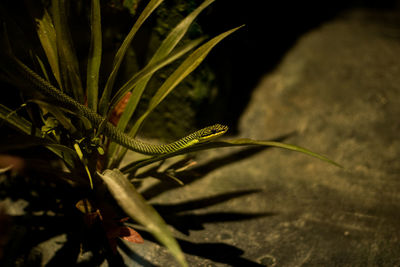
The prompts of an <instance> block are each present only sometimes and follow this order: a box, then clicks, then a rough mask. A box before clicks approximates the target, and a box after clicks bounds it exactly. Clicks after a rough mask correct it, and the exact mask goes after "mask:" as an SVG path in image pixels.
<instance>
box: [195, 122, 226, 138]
mask: <svg viewBox="0 0 400 267" xmlns="http://www.w3.org/2000/svg"><path fill="white" fill-rule="evenodd" d="M226 131H228V126H225V125H221V124H214V125H212V126H208V127H206V128H203V129H201V130H199V131H198V134H199V136H198V139H199V141H201V142H204V141H208V140H210V139H213V138H216V137H218V136H220V135H223V134H224V133H226Z"/></svg>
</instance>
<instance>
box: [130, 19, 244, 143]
mask: <svg viewBox="0 0 400 267" xmlns="http://www.w3.org/2000/svg"><path fill="white" fill-rule="evenodd" d="M241 27H242V26H240V27H237V28H234V29H231V30H229V31H226V32H224V33H221V34H220V35H218V36H216V37H214V38H213V39H211V40H210V41H208V42H207V43H205V44H203V45H202V46H200V47H199V48H198V49H196V50H195V51H194V52H193V53H192V54H190V55H189V56H188V57H187V58H186V59H185V60H184V61H183V62H182V64H181V65H180V66H179V67H178V68H177V69H176V70H175V71H174V72H173V73H172V74H171V75H170V76H169V77H168V79H167V80H166V81H165V82H164V83H163V84H162V85H161V87H160V88H159V89H158V90H157V92H156V94H155V95H154V96H153V97H152V98H151V100H150V103H149V107H148V108H147V110H146V112H145V113H144V114H143V115H142V116H141V117H140V118H139V119H138V120H137V121H136V123H135V124H134V126H133V127H132V129H131V131H130V133H129V134H130V136H134V135H135V134H136V133H137V131H138V129H139V128H140V126H141V125H142V123H143V121H144V120H145V119H146V118H147V116H148V115H149V114H150V113H151V112H152V111H153V110H154V109H155V108H156V107H157V106H158V104H160V102H161V101H163V100H164V99H165V97H166V96H167V95H168V94H169V93H170V92H171V91H172V90H173V89H174V88H175V87H176V86H177V85H178V84H179V83H180V82H181V81H182V80H183V79H184V78H186V76H188V75H189V74H190V73H191V72H192V71H193V70H194V69H196V68H197V66H199V65H200V63H201V62H202V61H203V60H204V58H205V57H206V56H207V55H208V53H209V52H210V51H211V49H212V48H213V47H214V46H216V45H217V44H218V43H219V42H220V41H222V40H223V39H224V38H225V37H227V36H228V35H230V34H232V33H233V32H235V31H237V30H238V29H240V28H241Z"/></svg>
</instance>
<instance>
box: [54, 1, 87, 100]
mask: <svg viewBox="0 0 400 267" xmlns="http://www.w3.org/2000/svg"><path fill="white" fill-rule="evenodd" d="M66 4H67V3H66V0H52V9H53V12H52V15H53V22H54V26H55V29H56V40H57V51H58V56H59V66H60V69H61V78H62V82H63V84H64V89H65V90H66V91H67V92H68V93H72V95H73V96H74V98H75V100H77V101H79V102H80V103H83V102H84V91H83V89H82V82H81V78H80V72H79V63H78V59H77V57H76V54H75V51H74V48H73V44H72V38H71V33H70V31H69V27H68V21H67V14H66V13H67V8H66Z"/></svg>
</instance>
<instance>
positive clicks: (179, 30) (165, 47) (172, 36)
mask: <svg viewBox="0 0 400 267" xmlns="http://www.w3.org/2000/svg"><path fill="white" fill-rule="evenodd" d="M214 1H215V0H206V1H204V2H203V3H202V4H201V5H200V6H199V7H197V8H196V9H195V10H194V11H193V12H192V13H190V14H189V15H188V16H187V17H186V18H185V19H183V20H182V21H181V22H180V23H179V24H178V25H177V26H175V28H174V29H172V30H171V32H170V33H169V34H168V36H167V37H166V38H165V39H164V41H163V42H162V43H161V45H160V46H159V48H158V49H157V51H156V52H155V53H154V55H153V57H152V58H151V59H150V61H149V63H148V64H147V65H152V64H154V63H155V62H157V61H159V60H161V59H162V58H164V57H166V56H167V55H168V54H169V53H170V52H171V51H172V50H173V49H174V48H175V47H176V45H177V44H178V43H179V42H180V41H181V40H182V38H183V36H184V35H185V34H186V32H187V30H188V29H189V26H190V25H191V24H192V22H193V21H194V19H195V18H196V17H197V16H198V15H199V14H200V12H201V11H203V10H204V9H205V8H206V7H207V6H209V5H210V4H211V3H213V2H214ZM150 79H151V75H150V76H148V77H147V78H144V79H142V81H140V82H139V83H138V84H137V85H136V87H135V90H133V91H132V95H131V96H130V98H129V101H128V104H127V105H126V108H125V110H124V112H123V113H122V116H121V118H120V119H119V121H118V125H117V128H118V129H120V130H121V131H125V129H126V127H127V125H128V123H129V121H130V119H131V117H132V116H133V114H134V112H135V110H136V108H137V105H138V104H139V101H140V99H141V97H142V94H143V92H144V90H145V88H146V86H147V83H148V82H149V80H150ZM118 147H119V145H117V144H116V143H111V144H110V146H109V149H108V151H109V153H110V154H111V155H114V154H115V151H116V149H117V148H118Z"/></svg>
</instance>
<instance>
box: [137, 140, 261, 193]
mask: <svg viewBox="0 0 400 267" xmlns="http://www.w3.org/2000/svg"><path fill="white" fill-rule="evenodd" d="M265 149H268V148H265V147H249V148H245V149H242V150H240V151H238V152H235V153H232V154H229V155H226V156H222V157H219V158H213V159H211V160H210V161H208V162H206V163H204V164H201V165H199V166H196V167H194V168H191V169H190V170H186V171H181V172H179V179H180V180H181V181H182V182H183V183H184V184H185V185H188V184H191V183H193V182H195V181H197V180H200V179H202V178H203V177H204V176H206V175H207V174H208V173H210V172H212V171H214V170H216V169H218V168H221V167H224V166H227V165H230V164H233V163H235V162H237V161H240V160H243V159H245V158H248V157H251V156H253V155H256V154H258V153H260V152H261V151H264V150H265ZM142 175H143V176H144V177H146V176H152V177H155V178H159V179H160V180H162V181H163V182H162V183H158V184H156V185H154V186H151V187H149V188H148V189H146V190H144V191H142V192H141V194H142V195H143V197H144V198H145V199H151V198H154V197H156V196H158V195H160V194H161V193H165V192H166V191H169V190H173V189H176V188H179V187H181V185H179V184H178V183H176V182H174V181H173V180H172V179H171V178H168V180H169V181H168V180H167V181H166V182H164V181H165V180H166V178H167V177H165V176H166V174H165V173H163V172H157V170H154V169H151V170H150V171H149V172H146V173H144V174H142Z"/></svg>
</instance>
